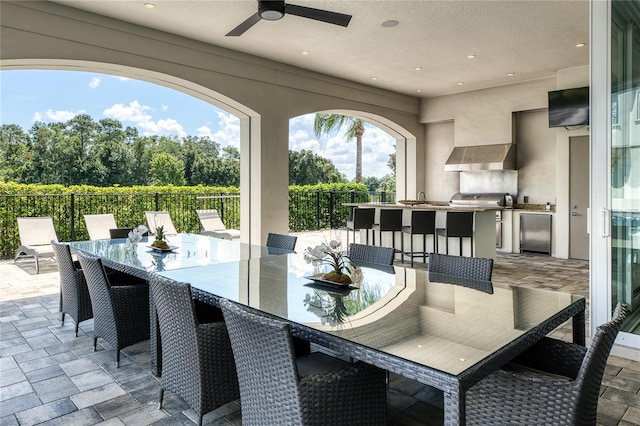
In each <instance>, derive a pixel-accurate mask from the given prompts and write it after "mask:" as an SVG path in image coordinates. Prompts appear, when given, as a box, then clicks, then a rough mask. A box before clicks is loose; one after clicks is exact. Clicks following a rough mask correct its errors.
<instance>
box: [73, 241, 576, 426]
mask: <svg viewBox="0 0 640 426" xmlns="http://www.w3.org/2000/svg"><path fill="white" fill-rule="evenodd" d="M179 237H180V238H179V239H176V240H175V241H176V243H175V245H180V249H176V250H174V251H173V252H169V253H161V254H160V255H158V254H157V253H155V252H153V253H150V252H149V251H150V249H149V248H148V247H146V245H145V244H144V243H141V244H140V245H139V246H138V247H137V249H136V250H135V252H134V253H133V254H132V255H125V254H122V251H124V250H127V249H126V246H127V244H126V243H125V242H122V241H121V242H113V241H112V242H111V243H110V244H109V243H108V242H107V243H105V242H101V243H96V242H95V241H93V242H76V243H71V245H72V248H73V249H75V250H81V251H84V252H88V253H90V254H94V255H97V256H100V257H101V258H103V262H104V263H105V265H109V266H111V267H116V269H118V265H119V269H120V270H122V271H123V272H127V271H129V272H130V273H131V270H133V269H137V273H136V275H138V276H141V275H142V274H141V273H140V271H141V270H143V269H144V271H145V274H146V276H147V277H148V274H152V273H155V274H159V275H162V276H164V277H166V278H170V279H173V280H176V281H180V282H187V283H189V284H191V287H192V290H193V293H194V297H195V298H196V299H200V300H201V301H205V302H206V303H210V304H214V305H215V304H217V303H218V301H219V299H220V298H226V299H229V300H231V301H234V302H237V303H241V304H243V305H247V306H249V307H251V308H254V309H256V310H258V311H260V312H263V313H264V314H267V315H271V316H275V317H277V318H281V319H284V320H286V321H288V322H289V323H290V324H291V330H292V333H293V334H294V335H296V336H298V337H301V338H304V339H306V340H309V341H311V342H314V343H316V344H319V345H322V346H324V347H327V348H329V349H332V350H335V351H338V352H339V353H342V354H344V355H347V356H351V357H353V358H355V359H360V360H362V361H365V362H367V363H370V364H373V365H377V366H378V367H380V368H383V369H386V370H388V371H392V372H394V373H397V374H400V375H402V376H405V377H407V378H410V379H413V380H417V381H419V382H421V383H424V384H428V385H431V386H433V387H435V388H437V389H440V390H442V391H443V392H444V400H445V413H444V414H445V424H456V425H459V424H464V423H465V408H464V407H465V393H466V391H467V390H468V389H469V388H470V387H471V386H473V385H474V384H475V383H477V382H478V381H479V380H481V379H482V378H483V377H485V376H486V375H488V374H489V373H491V372H492V371H494V370H496V369H498V368H500V367H501V366H502V365H504V364H505V363H507V362H508V361H510V360H511V359H513V358H514V357H516V356H517V355H518V354H519V353H521V352H522V351H524V350H525V349H527V348H528V347H529V346H531V345H533V344H534V343H535V342H536V341H538V340H540V339H541V338H542V337H543V336H545V335H546V334H548V333H549V332H551V331H552V330H554V329H555V328H556V327H558V326H560V325H561V324H563V323H564V322H566V321H568V320H573V331H574V341H575V342H576V343H578V344H581V345H584V340H585V336H584V333H585V316H584V310H585V299H584V298H583V297H582V296H580V295H575V294H569V293H561V292H554V291H548V290H541V289H533V288H525V287H519V286H515V285H507V284H492V283H491V282H485V281H474V280H464V279H459V278H453V277H450V276H447V275H440V274H429V272H428V271H426V270H421V269H412V268H405V267H400V266H382V265H373V264H364V263H361V264H358V267H359V269H358V271H357V274H356V275H357V276H358V277H359V280H358V282H356V283H355V284H354V285H352V286H350V287H344V286H339V285H333V284H327V283H323V282H320V281H317V280H314V278H315V277H317V276H318V274H319V273H321V272H322V269H323V268H324V267H323V266H318V265H315V266H314V265H313V264H310V263H307V261H306V260H305V258H304V256H303V255H302V254H301V253H295V252H293V253H291V252H290V253H283V252H279V253H273V252H272V253H269V250H268V249H267V248H266V247H249V246H243V245H242V244H241V243H238V242H237V241H227V240H219V239H215V238H210V237H203V236H197V235H196V236H193V235H187V234H185V235H182V236H179ZM202 239H207V241H205V240H202ZM105 241H106V240H105ZM170 244H171V242H170ZM108 245H110V247H108V248H105V246H108ZM118 246H122V247H118ZM128 250H130V248H129V249H128ZM212 253H215V255H213V254H212ZM172 255H173V256H175V259H174V258H173V257H170V256H172ZM127 256H129V257H127ZM131 256H133V257H131ZM233 256H235V258H233ZM158 257H160V258H161V259H162V261H161V262H160V263H161V264H162V267H158V263H159V262H158ZM163 257H167V258H168V259H164V258H163ZM133 258H137V259H138V260H132V259H133ZM310 277H311V278H310Z"/></svg>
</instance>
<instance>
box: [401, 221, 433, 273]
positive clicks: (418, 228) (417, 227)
mask: <svg viewBox="0 0 640 426" xmlns="http://www.w3.org/2000/svg"><path fill="white" fill-rule="evenodd" d="M402 232H403V233H407V234H409V237H410V238H411V245H410V249H409V251H408V252H404V255H407V256H409V257H410V258H411V266H413V259H414V258H415V257H422V261H423V262H424V263H427V253H428V252H427V235H432V236H433V250H431V253H437V252H438V238H437V236H436V212H435V210H413V211H412V212H411V225H409V226H403V227H402ZM414 235H421V236H422V251H415V250H414V247H413V239H414V238H413V237H414ZM402 239H403V240H404V235H403V237H402ZM404 255H403V260H404Z"/></svg>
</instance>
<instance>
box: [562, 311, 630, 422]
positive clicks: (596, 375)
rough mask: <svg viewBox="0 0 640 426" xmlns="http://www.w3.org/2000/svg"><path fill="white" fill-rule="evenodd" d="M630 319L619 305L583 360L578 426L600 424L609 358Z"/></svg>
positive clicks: (601, 327)
mask: <svg viewBox="0 0 640 426" xmlns="http://www.w3.org/2000/svg"><path fill="white" fill-rule="evenodd" d="M626 315H627V305H625V304H624V303H618V305H617V306H616V308H615V310H614V312H613V318H612V320H611V321H609V322H607V323H604V324H602V325H599V326H598V328H597V329H596V332H595V334H594V335H593V337H592V339H591V344H590V345H589V348H588V349H587V352H586V354H585V356H584V358H583V360H582V365H581V367H580V371H579V372H578V376H577V377H576V384H577V386H578V388H579V389H581V391H580V394H579V396H578V402H577V404H576V406H575V408H574V410H575V411H574V413H573V414H574V419H576V422H575V424H579V425H582V424H594V425H595V424H596V412H597V408H598V397H599V395H600V385H601V383H602V376H603V375H604V369H605V367H606V365H607V358H609V353H610V352H611V348H612V347H613V343H614V342H615V340H616V336H617V335H618V332H619V331H620V328H621V327H622V323H623V322H624V319H625V317H626Z"/></svg>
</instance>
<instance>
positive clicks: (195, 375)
mask: <svg viewBox="0 0 640 426" xmlns="http://www.w3.org/2000/svg"><path fill="white" fill-rule="evenodd" d="M150 285H151V295H152V297H153V301H154V304H155V307H156V309H157V313H158V322H159V325H160V337H161V342H162V377H161V384H162V388H161V390H160V405H159V408H162V401H163V398H164V391H165V390H168V391H170V392H174V393H176V394H178V395H179V396H180V397H181V398H182V399H183V400H184V401H185V402H186V403H187V404H188V405H189V406H190V407H191V408H192V409H193V410H194V411H195V413H196V415H197V416H198V425H201V424H202V417H203V416H204V415H205V414H206V413H208V412H210V411H212V410H215V409H216V408H218V407H220V406H222V405H224V404H226V403H228V402H231V401H235V400H236V399H238V398H239V397H240V393H239V389H238V378H237V375H236V366H235V362H234V359H233V352H232V351H231V342H230V341H229V335H228V333H227V327H226V325H225V322H224V318H223V316H222V312H221V311H220V309H219V308H215V307H212V306H211V307H209V309H207V310H198V309H196V304H195V302H194V300H193V296H192V294H191V285H189V284H187V283H180V282H177V281H173V280H169V279H167V278H164V277H161V276H159V275H155V274H154V275H152V276H151V280H150ZM205 314H206V315H205ZM205 316H206V317H207V318H205ZM205 321H210V322H205Z"/></svg>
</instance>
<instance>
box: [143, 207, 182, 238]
mask: <svg viewBox="0 0 640 426" xmlns="http://www.w3.org/2000/svg"><path fill="white" fill-rule="evenodd" d="M144 215H145V216H146V217H147V225H149V232H150V233H151V234H152V235H155V234H156V228H157V227H158V226H162V228H163V229H164V233H165V234H168V235H176V234H177V233H178V231H176V227H175V226H173V221H172V220H171V216H170V215H169V212H163V211H157V212H153V211H151V212H144Z"/></svg>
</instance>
